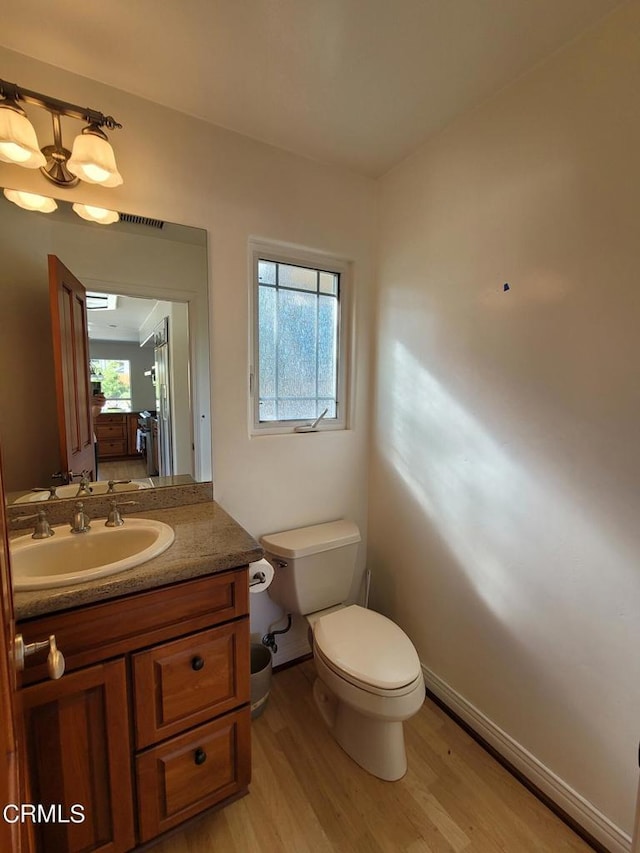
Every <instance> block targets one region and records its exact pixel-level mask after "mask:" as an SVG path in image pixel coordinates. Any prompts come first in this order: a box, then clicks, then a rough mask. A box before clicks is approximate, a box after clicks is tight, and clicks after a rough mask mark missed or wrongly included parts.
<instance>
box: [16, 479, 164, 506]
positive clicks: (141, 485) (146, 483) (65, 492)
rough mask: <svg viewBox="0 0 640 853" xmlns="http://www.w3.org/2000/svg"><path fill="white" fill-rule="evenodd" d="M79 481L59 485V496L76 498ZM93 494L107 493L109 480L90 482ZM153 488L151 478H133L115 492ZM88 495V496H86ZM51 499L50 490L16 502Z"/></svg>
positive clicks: (57, 490) (35, 493)
mask: <svg viewBox="0 0 640 853" xmlns="http://www.w3.org/2000/svg"><path fill="white" fill-rule="evenodd" d="M79 488H80V487H79V485H78V483H69V484H68V485H67V486H58V488H57V489H56V495H57V496H58V497H59V498H75V496H76V495H77V494H78V489H79ZM90 488H91V494H92V495H106V494H107V492H108V491H109V483H108V481H107V480H98V481H96V482H95V483H91V484H90ZM151 488H153V483H152V482H151V480H149V479H148V478H147V479H144V480H132V481H131V482H130V483H119V484H118V485H115V486H114V487H113V490H114V491H115V492H135V491H137V490H138V489H151ZM85 497H86V496H85ZM48 499H49V492H48V491H46V490H45V491H42V492H30V493H29V494H28V495H22V496H21V497H19V498H16V499H15V501H14V503H17V504H24V503H34V502H35V501H46V500H48Z"/></svg>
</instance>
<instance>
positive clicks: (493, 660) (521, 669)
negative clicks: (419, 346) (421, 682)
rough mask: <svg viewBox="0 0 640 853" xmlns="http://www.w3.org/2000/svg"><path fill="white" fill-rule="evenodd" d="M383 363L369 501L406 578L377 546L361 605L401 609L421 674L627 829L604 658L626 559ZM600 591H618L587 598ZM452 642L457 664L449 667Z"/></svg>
mask: <svg viewBox="0 0 640 853" xmlns="http://www.w3.org/2000/svg"><path fill="white" fill-rule="evenodd" d="M386 363H387V367H386V368H385V369H386V372H387V378H386V382H387V387H389V388H393V404H392V405H391V406H388V407H387V408H386V409H385V412H384V414H383V416H382V419H383V424H382V429H381V436H383V437H381V439H380V442H379V447H378V452H379V453H381V454H382V456H383V457H384V461H383V463H382V467H381V470H382V471H383V474H382V475H381V476H382V477H383V478H384V482H380V483H378V490H379V493H381V494H382V493H383V492H384V494H385V505H386V506H388V507H392V509H391V517H390V518H389V519H388V520H387V519H385V526H386V527H387V529H394V530H395V534H394V538H395V541H396V543H397V542H398V536H399V535H401V531H402V530H403V529H404V531H405V536H406V540H407V542H406V546H405V543H403V544H402V548H403V553H404V556H403V563H404V564H405V566H406V568H403V573H402V575H401V576H399V575H398V573H397V571H393V573H392V570H391V568H389V571H387V570H386V568H385V567H384V566H385V564H389V558H390V553H389V549H390V548H393V547H394V545H393V543H387V544H385V545H384V546H383V547H385V548H386V549H387V551H386V553H385V554H381V553H379V554H378V556H377V557H376V563H377V564H378V565H376V566H374V584H375V585H374V601H375V600H377V599H378V598H380V599H382V596H384V597H385V598H386V597H387V596H388V597H389V598H388V599H387V603H389V604H391V602H394V601H395V604H391V607H388V608H387V610H388V611H391V612H392V613H393V612H394V609H395V615H396V618H398V613H399V612H401V613H402V615H403V618H398V621H400V622H401V624H403V627H405V629H407V630H408V631H409V633H410V634H411V636H412V638H413V639H414V641H415V642H416V645H417V646H418V648H419V650H421V658H422V660H423V662H424V663H425V664H427V665H429V666H431V667H432V668H433V669H434V670H435V671H436V672H437V673H438V674H439V675H441V676H442V677H443V678H444V679H445V681H447V680H448V679H452V681H453V683H452V681H451V680H450V681H449V683H450V686H451V687H453V688H454V689H457V690H458V691H459V692H460V693H462V694H463V695H464V696H465V698H467V699H468V700H469V701H471V702H472V703H473V704H475V705H476V706H477V707H478V708H480V710H483V711H484V712H485V713H487V714H488V716H490V718H491V719H492V720H493V721H494V722H495V723H496V724H497V725H500V726H501V727H502V728H504V730H505V731H507V733H508V734H510V735H512V736H513V737H514V738H515V739H516V740H517V741H518V742H519V743H520V744H521V745H523V746H525V747H527V748H529V749H531V751H532V752H533V753H534V754H535V755H536V757H537V758H538V759H539V760H541V761H542V762H543V763H544V764H546V766H547V767H549V768H550V769H552V770H554V771H555V772H557V773H558V774H559V775H560V776H561V777H562V778H564V779H565V780H566V781H567V782H568V783H569V784H570V785H572V786H575V787H576V789H578V791H579V793H581V794H582V795H583V796H586V797H587V798H589V797H590V796H591V797H593V800H594V805H595V806H596V807H597V808H600V809H603V810H604V811H605V812H606V814H607V815H608V816H609V818H611V819H612V820H614V821H616V822H618V824H619V825H620V826H625V827H628V828H629V829H630V827H631V817H632V814H633V800H634V791H635V782H636V768H635V763H634V761H633V755H634V751H635V747H636V744H635V741H633V740H632V739H631V738H629V732H633V731H634V725H633V714H632V710H633V705H634V703H633V701H627V700H628V699H629V698H631V700H633V697H628V696H627V695H626V693H627V692H629V691H627V690H626V689H625V696H621V684H626V683H627V679H628V666H627V667H626V668H625V666H624V664H622V665H621V667H620V668H619V669H618V671H616V668H615V666H614V667H612V661H616V660H617V661H624V660H625V658H629V654H630V651H629V642H630V637H629V633H628V619H629V617H630V616H631V613H630V612H629V609H630V610H633V602H634V600H636V599H637V596H638V590H637V585H635V586H633V587H632V582H633V581H632V580H630V579H633V578H634V576H635V573H634V572H633V559H632V554H631V553H627V552H626V551H625V549H624V547H623V546H624V543H621V541H619V540H613V538H608V537H607V536H606V535H605V533H604V532H603V530H602V528H601V527H599V525H598V523H597V522H596V521H594V520H593V519H591V518H589V517H588V515H587V514H586V513H585V510H584V507H582V506H578V505H576V503H575V502H573V501H571V499H569V498H568V496H566V495H563V493H562V490H561V489H560V488H559V486H558V484H557V483H555V482H553V481H552V480H551V478H550V477H549V476H548V475H546V474H544V473H543V469H542V468H540V470H539V471H538V470H537V469H536V468H534V466H533V465H530V466H529V467H528V468H525V467H524V465H523V464H521V463H520V462H519V461H517V460H516V459H515V458H514V452H513V451H512V452H510V448H509V446H508V445H507V444H501V443H500V442H499V441H498V440H497V439H496V438H494V437H492V436H491V435H490V434H489V433H488V432H487V430H486V429H485V428H484V427H483V425H482V424H481V423H480V422H479V421H478V420H477V419H476V418H475V417H474V416H473V415H472V414H471V413H470V412H469V411H467V410H466V409H465V408H464V407H463V406H462V405H461V404H460V403H458V402H457V401H456V400H455V399H454V398H453V397H452V396H451V395H450V394H449V393H448V392H447V391H446V390H445V389H444V387H443V386H442V384H441V383H440V382H438V380H437V379H436V378H435V377H434V376H432V375H430V373H429V372H428V371H427V370H426V369H425V367H424V366H423V365H422V364H420V363H419V362H418V361H417V360H416V359H415V357H414V356H413V355H412V353H411V352H409V350H408V349H407V348H406V347H405V346H403V345H402V344H401V343H399V342H397V341H395V342H394V343H393V349H392V351H391V359H390V361H387V362H386ZM409 498H410V499H409ZM407 516H410V518H411V520H412V527H411V529H407V525H408V522H407ZM396 519H398V523H399V526H396ZM375 525H376V519H375V518H374V524H373V527H374V528H375ZM373 538H374V540H375V537H373ZM379 550H380V549H379ZM409 564H410V565H411V566H412V567H413V568H409V567H408V566H409ZM400 577H401V578H402V579H400ZM376 578H377V579H376ZM594 579H598V580H597V581H596V580H594ZM407 583H410V584H411V588H412V590H413V595H412V596H411V600H410V601H408V599H407V596H406V595H403V594H402V588H403V587H404V590H405V591H406V586H407ZM605 583H606V584H610V585H611V587H612V588H613V589H616V587H618V591H617V592H616V594H615V596H606V597H603V598H602V599H600V598H599V590H600V588H601V586H602V584H605ZM376 586H378V590H376V589H375V587H376ZM452 593H455V597H454V596H453V595H452ZM440 596H442V597H443V598H442V599H440ZM381 603H382V604H383V606H382V607H381V609H383V610H384V609H385V607H384V603H385V602H384V601H381ZM594 613H598V623H597V625H594V624H593V621H592V619H593V614H594ZM443 614H448V621H446V620H445V618H444V616H443ZM603 631H604V632H606V638H605V637H603V633H602V632H603ZM460 638H462V641H460ZM604 639H606V642H603V640H604ZM462 644H465V645H466V648H467V651H468V657H467V659H466V660H465V661H462V660H460V659H458V660H455V661H454V660H453V658H452V651H451V649H452V648H456V646H457V649H458V650H459V649H460V648H461V646H462ZM421 646H422V648H421V649H420V647H421ZM447 646H448V647H449V648H447ZM457 654H458V656H459V655H460V652H459V651H458V652H457ZM441 667H442V668H443V669H444V671H439V670H440V668H441ZM456 681H458V682H459V683H456ZM596 691H597V692H596ZM585 744H589V750H588V753H589V754H588V755H587V754H586V751H585V749H584V745H585ZM609 778H610V779H611V785H608V784H607V782H605V783H604V789H607V788H609V789H610V791H609V792H610V793H611V794H614V793H615V789H617V796H615V797H613V796H612V799H611V800H610V802H608V803H606V804H605V803H603V802H597V801H596V800H597V799H602V798H601V797H598V796H597V792H598V790H600V791H602V790H603V785H602V780H607V779H609ZM625 779H626V781H627V783H628V784H625V785H623V786H622V789H620V787H619V786H620V780H625ZM583 783H584V784H583ZM611 802H615V803H616V805H615V807H613V808H612V807H611Z"/></svg>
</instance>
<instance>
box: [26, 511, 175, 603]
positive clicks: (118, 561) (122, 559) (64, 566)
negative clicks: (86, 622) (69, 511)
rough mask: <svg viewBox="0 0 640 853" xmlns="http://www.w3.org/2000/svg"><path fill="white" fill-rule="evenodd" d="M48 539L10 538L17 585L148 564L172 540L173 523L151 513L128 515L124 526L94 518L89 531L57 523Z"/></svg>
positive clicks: (85, 577)
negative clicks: (159, 519) (150, 514)
mask: <svg viewBox="0 0 640 853" xmlns="http://www.w3.org/2000/svg"><path fill="white" fill-rule="evenodd" d="M53 529H54V530H55V534H54V535H53V536H50V537H49V538H48V539H32V538H31V535H30V534H29V535H27V536H20V537H19V538H17V539H12V540H11V541H10V542H9V550H10V553H11V567H12V574H13V588H14V589H15V590H16V591H21V590H27V589H48V588H50V587H57V586H68V585H70V584H76V583H86V582H87V581H92V580H96V578H103V577H107V576H108V575H114V574H116V573H117V572H123V571H124V570H125V569H131V568H133V567H134V566H139V565H140V564H141V563H146V562H147V560H151V559H152V558H153V557H157V556H158V554H162V552H163V551H166V550H167V548H168V547H169V546H170V545H171V543H172V542H173V539H174V532H173V529H172V528H171V527H169V525H168V524H165V523H164V522H162V521H155V520H153V519H147V518H127V519H126V521H125V523H124V525H123V526H122V527H105V526H104V521H102V520H99V521H93V522H92V523H91V529H90V530H89V531H88V532H87V533H71V531H70V529H69V526H68V525H64V526H61V527H54V528H53Z"/></svg>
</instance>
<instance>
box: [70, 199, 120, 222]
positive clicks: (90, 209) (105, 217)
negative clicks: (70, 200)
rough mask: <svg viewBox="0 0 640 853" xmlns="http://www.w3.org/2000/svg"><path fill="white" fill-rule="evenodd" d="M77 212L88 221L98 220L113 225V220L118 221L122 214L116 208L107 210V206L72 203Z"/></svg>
mask: <svg viewBox="0 0 640 853" xmlns="http://www.w3.org/2000/svg"><path fill="white" fill-rule="evenodd" d="M72 207H73V210H74V212H75V213H77V214H78V216H80V217H81V218H82V219H86V220H87V221H88V222H97V223H98V224H99V225H111V223H112V222H117V221H118V220H119V219H120V214H119V213H116V211H115V210H107V209H106V208H105V207H95V206H94V205H92V204H79V203H78V202H76V203H75V204H73V205H72Z"/></svg>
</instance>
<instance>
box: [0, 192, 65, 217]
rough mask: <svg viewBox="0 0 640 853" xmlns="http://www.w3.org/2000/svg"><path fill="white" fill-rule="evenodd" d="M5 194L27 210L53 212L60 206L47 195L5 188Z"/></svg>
mask: <svg viewBox="0 0 640 853" xmlns="http://www.w3.org/2000/svg"><path fill="white" fill-rule="evenodd" d="M4 194H5V196H6V197H7V198H8V199H9V201H12V202H13V203H14V204H17V205H18V207H23V208H24V209H25V210H35V211H37V212H38V213H53V211H54V210H56V209H57V207H58V205H57V204H56V203H55V201H54V200H53V199H52V198H49V197H48V196H46V195H38V194H37V193H25V192H22V190H4Z"/></svg>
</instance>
